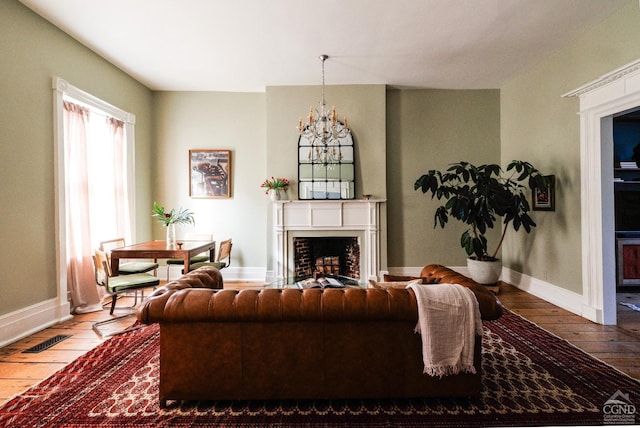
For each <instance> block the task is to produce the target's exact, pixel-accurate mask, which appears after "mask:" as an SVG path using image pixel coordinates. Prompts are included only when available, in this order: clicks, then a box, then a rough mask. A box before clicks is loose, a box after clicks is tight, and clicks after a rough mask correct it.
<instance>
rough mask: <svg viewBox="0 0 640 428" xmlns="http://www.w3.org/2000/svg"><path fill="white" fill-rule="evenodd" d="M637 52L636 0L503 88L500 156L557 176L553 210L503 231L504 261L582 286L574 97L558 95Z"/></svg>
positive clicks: (639, 20)
mask: <svg viewBox="0 0 640 428" xmlns="http://www.w3.org/2000/svg"><path fill="white" fill-rule="evenodd" d="M639 57H640V7H639V5H638V2H637V1H636V0H633V1H630V2H629V4H628V5H627V6H625V7H623V8H622V9H621V10H619V11H618V12H617V13H615V14H614V15H612V16H610V17H609V18H608V19H606V20H604V21H602V22H601V23H600V24H599V25H597V26H596V27H594V28H592V29H590V30H589V31H587V32H586V33H585V34H583V35H582V36H581V37H579V38H578V39H576V40H575V41H574V42H573V43H571V44H570V45H568V46H565V47H562V48H561V49H559V51H558V52H556V53H555V54H554V55H552V56H550V57H548V58H547V59H545V60H544V61H542V62H541V63H539V64H538V65H536V66H535V67H533V68H531V69H529V70H527V72H526V73H523V74H522V75H520V76H518V77H517V78H516V79H513V80H512V81H511V82H509V83H508V84H507V85H505V86H504V87H503V88H501V139H502V153H501V157H502V162H503V163H506V162H508V161H510V160H511V159H514V158H522V159H526V160H529V161H531V162H532V163H534V164H535V165H536V166H538V168H540V169H541V170H543V171H544V172H546V173H548V174H555V175H556V181H557V189H556V190H557V197H556V211H555V212H540V211H537V212H535V213H534V220H535V221H536V222H537V223H538V227H537V228H536V229H535V231H534V233H532V234H530V235H525V234H518V235H516V234H509V235H508V236H507V239H506V242H505V245H504V249H503V252H502V255H503V259H504V262H505V265H506V266H507V267H510V268H511V269H513V270H516V271H519V272H522V273H525V274H527V275H530V276H533V277H535V278H539V279H542V280H546V281H548V282H550V283H552V284H555V285H558V286H560V287H562V288H566V289H568V290H571V291H575V292H577V293H582V280H581V275H582V273H581V269H582V266H581V251H582V248H581V236H580V234H581V220H580V192H581V188H580V120H579V116H578V115H577V114H576V113H577V112H578V110H579V101H578V99H577V98H570V99H567V98H561V95H562V94H564V93H567V92H569V91H571V90H573V89H576V88H578V87H580V86H582V85H584V84H586V83H588V82H590V81H592V80H594V79H596V78H598V77H599V76H601V75H603V74H605V73H608V72H610V71H612V70H614V69H616V68H618V67H621V66H623V65H625V64H628V63H630V62H632V61H634V60H636V59H637V58H639Z"/></svg>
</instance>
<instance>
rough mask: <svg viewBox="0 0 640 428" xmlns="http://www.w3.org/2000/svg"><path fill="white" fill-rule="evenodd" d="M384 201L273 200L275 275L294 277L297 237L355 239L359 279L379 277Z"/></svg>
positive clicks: (275, 276)
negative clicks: (357, 244) (381, 215)
mask: <svg viewBox="0 0 640 428" xmlns="http://www.w3.org/2000/svg"><path fill="white" fill-rule="evenodd" d="M382 203H384V200H373V199H372V200H327V201H324V200H323V201H300V200H295V201H277V202H274V203H273V252H272V256H273V276H274V278H273V279H275V280H282V279H293V278H294V276H295V263H294V253H295V251H294V239H295V238H300V237H309V238H317V237H349V238H356V239H357V240H358V243H359V251H360V275H359V276H360V279H361V280H364V281H366V280H368V279H375V280H378V279H379V275H380V260H381V255H380V227H381V224H380V205H381V204H382Z"/></svg>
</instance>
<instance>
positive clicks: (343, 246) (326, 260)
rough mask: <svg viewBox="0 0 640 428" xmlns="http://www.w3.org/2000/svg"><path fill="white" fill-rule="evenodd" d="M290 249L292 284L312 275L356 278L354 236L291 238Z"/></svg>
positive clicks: (357, 254) (357, 251) (357, 249)
mask: <svg viewBox="0 0 640 428" xmlns="http://www.w3.org/2000/svg"><path fill="white" fill-rule="evenodd" d="M293 247H294V260H293V261H294V266H295V268H294V275H295V280H296V281H301V280H304V279H307V278H311V277H312V276H314V275H320V276H322V275H335V276H346V277H349V278H353V279H360V244H359V243H358V238H357V237H351V236H349V237H343V236H340V237H338V236H327V237H295V238H293Z"/></svg>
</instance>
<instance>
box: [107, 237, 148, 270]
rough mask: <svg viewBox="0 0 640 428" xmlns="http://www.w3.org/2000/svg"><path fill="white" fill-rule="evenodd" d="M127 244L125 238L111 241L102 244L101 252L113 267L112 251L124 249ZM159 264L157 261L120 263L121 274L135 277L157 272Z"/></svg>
mask: <svg viewBox="0 0 640 428" xmlns="http://www.w3.org/2000/svg"><path fill="white" fill-rule="evenodd" d="M125 245H126V244H125V242H124V238H115V239H109V240H107V241H102V242H100V251H103V252H104V253H105V254H106V256H107V263H108V264H109V266H111V250H112V249H114V248H120V247H124V246H125ZM158 266H159V265H158V263H156V262H155V261H153V262H148V261H131V262H125V263H122V262H120V268H119V274H120V275H133V274H139V273H145V272H150V271H154V273H155V271H156V269H158Z"/></svg>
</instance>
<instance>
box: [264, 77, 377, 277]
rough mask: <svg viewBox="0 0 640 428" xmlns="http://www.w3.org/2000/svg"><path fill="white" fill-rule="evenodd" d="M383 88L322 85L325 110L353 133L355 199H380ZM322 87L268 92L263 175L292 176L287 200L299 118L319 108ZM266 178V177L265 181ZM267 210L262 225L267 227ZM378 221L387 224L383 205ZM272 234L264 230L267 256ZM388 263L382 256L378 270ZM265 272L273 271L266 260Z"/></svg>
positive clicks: (295, 193)
mask: <svg viewBox="0 0 640 428" xmlns="http://www.w3.org/2000/svg"><path fill="white" fill-rule="evenodd" d="M385 90H386V89H385V86H384V85H344V86H327V87H325V92H326V93H325V96H326V100H327V104H328V108H331V107H332V106H335V107H336V111H337V113H338V117H340V118H343V117H344V116H345V115H346V116H347V119H348V122H349V127H350V128H351V129H352V132H353V137H354V142H355V154H356V198H357V199H360V198H362V195H363V194H370V195H372V198H373V199H385V198H386V196H387V184H386V175H387V172H386V169H385V165H386V157H385V156H386V153H385V145H386V138H385V129H386V122H387V120H386V109H385V98H386V96H385ZM321 100H322V87H321V86H270V87H268V88H267V153H266V165H267V171H266V172H267V176H268V177H271V176H272V175H273V176H277V177H288V178H293V179H294V180H293V181H294V184H293V186H292V187H291V190H290V191H289V197H290V199H297V198H298V187H297V177H298V157H297V156H298V132H297V130H296V127H297V125H298V119H299V118H300V117H302V118H303V119H304V118H305V116H307V115H308V114H309V107H310V106H313V107H314V108H317V109H319V108H320V101H321ZM265 178H266V177H265ZM271 214H272V213H271V210H269V211H268V213H267V216H268V221H267V224H268V225H270V224H271ZM381 219H382V221H383V222H384V221H386V205H384V206H383V207H382V212H381ZM386 234H387V231H386V229H385V228H382V230H380V235H381V238H382V249H381V253H382V254H385V251H386ZM271 248H272V236H271V231H269V232H268V241H267V251H268V253H269V254H271ZM386 263H387V260H386V258H383V260H382V261H381V264H382V266H384V267H386V265H387V264H386ZM267 268H268V269H272V267H271V260H270V259H269V260H268V262H267Z"/></svg>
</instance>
